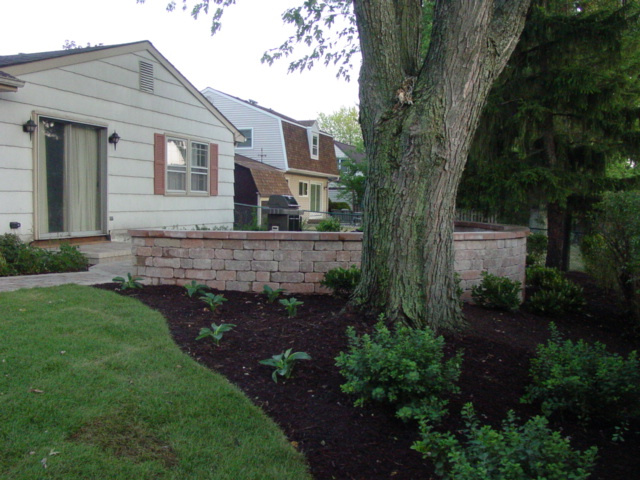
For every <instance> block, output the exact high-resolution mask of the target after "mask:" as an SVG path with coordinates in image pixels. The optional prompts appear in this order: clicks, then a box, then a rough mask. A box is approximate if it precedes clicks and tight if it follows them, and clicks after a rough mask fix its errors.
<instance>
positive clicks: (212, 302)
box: [200, 292, 227, 313]
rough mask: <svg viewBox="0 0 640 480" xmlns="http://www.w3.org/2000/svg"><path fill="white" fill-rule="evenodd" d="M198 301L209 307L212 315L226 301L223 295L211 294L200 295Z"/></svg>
mask: <svg viewBox="0 0 640 480" xmlns="http://www.w3.org/2000/svg"><path fill="white" fill-rule="evenodd" d="M200 300H202V301H203V302H204V303H206V304H207V307H209V310H211V311H212V312H214V313H215V311H216V310H217V309H218V307H219V306H220V305H222V304H223V303H224V302H226V301H227V299H226V298H224V295H217V294H214V293H211V292H208V293H205V294H204V295H202V296H201V297H200Z"/></svg>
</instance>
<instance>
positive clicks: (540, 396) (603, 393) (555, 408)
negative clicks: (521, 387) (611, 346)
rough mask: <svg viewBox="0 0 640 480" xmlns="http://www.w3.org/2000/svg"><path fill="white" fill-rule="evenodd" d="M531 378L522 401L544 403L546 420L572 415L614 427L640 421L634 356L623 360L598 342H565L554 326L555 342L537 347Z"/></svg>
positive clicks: (639, 377) (639, 366)
mask: <svg viewBox="0 0 640 480" xmlns="http://www.w3.org/2000/svg"><path fill="white" fill-rule="evenodd" d="M530 375H531V378H532V384H531V385H530V386H529V387H528V388H527V391H526V394H525V396H524V397H523V398H522V401H523V402H525V403H533V402H536V401H540V402H542V411H543V413H544V414H545V415H551V414H553V413H555V412H558V413H570V414H573V415H575V416H576V417H577V418H578V419H579V420H580V421H581V422H583V423H587V422H589V421H590V420H592V419H599V420H604V421H606V422H610V423H614V424H616V423H622V422H625V421H626V420H628V419H629V418H632V417H638V416H640V363H639V362H638V358H637V354H636V352H635V351H634V352H631V353H630V354H629V355H628V357H627V358H626V359H624V358H623V357H621V356H619V355H617V354H611V353H608V352H607V351H606V346H605V345H604V344H602V343H599V342H596V343H594V344H589V343H586V342H584V341H583V340H579V341H578V342H577V343H574V342H572V341H571V340H565V341H563V340H562V337H561V335H560V334H559V332H558V330H557V328H556V327H555V325H554V324H553V323H552V324H551V338H550V339H549V340H548V341H547V343H546V344H541V345H538V349H537V353H536V356H535V358H534V359H533V360H532V361H531V368H530Z"/></svg>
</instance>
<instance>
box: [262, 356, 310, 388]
mask: <svg viewBox="0 0 640 480" xmlns="http://www.w3.org/2000/svg"><path fill="white" fill-rule="evenodd" d="M291 350H292V349H291V348H289V349H287V350H286V351H285V352H282V353H280V354H278V355H273V356H272V357H271V358H267V359H266V360H260V362H259V363H260V364H262V365H267V366H268V367H274V368H275V370H274V371H273V373H272V374H271V378H273V381H274V382H276V383H278V376H280V377H284V378H290V377H291V374H292V373H293V367H294V366H295V364H296V362H297V361H298V360H311V356H310V355H309V354H308V353H306V352H294V353H291Z"/></svg>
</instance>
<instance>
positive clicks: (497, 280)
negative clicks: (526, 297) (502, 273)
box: [471, 272, 522, 311]
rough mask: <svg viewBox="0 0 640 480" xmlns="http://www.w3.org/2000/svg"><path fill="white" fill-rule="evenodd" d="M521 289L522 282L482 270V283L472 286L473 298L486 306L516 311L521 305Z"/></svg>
mask: <svg viewBox="0 0 640 480" xmlns="http://www.w3.org/2000/svg"><path fill="white" fill-rule="evenodd" d="M521 289H522V284H521V283H520V282H517V281H515V280H511V279H509V278H507V277H498V276H496V275H492V274H490V273H488V272H482V281H481V282H480V285H475V286H473V287H472V288H471V298H473V301H474V302H475V303H477V304H478V305H481V306H483V307H486V308H495V309H498V310H511V311H516V310H518V307H519V306H520V292H521Z"/></svg>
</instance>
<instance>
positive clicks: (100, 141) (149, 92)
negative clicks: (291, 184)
mask: <svg viewBox="0 0 640 480" xmlns="http://www.w3.org/2000/svg"><path fill="white" fill-rule="evenodd" d="M0 71H1V72H2V73H0V234H3V233H7V232H14V233H17V234H19V235H21V236H22V237H24V238H25V239H35V240H45V239H60V238H72V237H94V236H111V237H112V238H114V237H115V238H123V237H124V236H125V235H126V232H127V229H131V228H142V227H193V226H194V225H210V226H229V227H230V226H232V224H233V169H234V164H233V157H234V143H235V142H239V141H244V137H242V135H241V134H240V132H239V131H238V130H237V129H236V128H235V127H234V126H233V125H232V124H231V122H230V121H229V120H227V119H226V118H225V117H224V116H223V115H222V114H221V113H220V112H219V111H218V110H217V109H216V108H215V107H214V106H213V105H211V103H210V102H209V101H208V100H207V99H206V98H205V97H203V96H202V94H201V93H200V92H199V91H198V90H197V89H196V88H195V87H194V86H193V85H192V84H191V83H189V81H188V80H187V79H186V78H184V77H183V76H182V74H180V72H178V71H177V70H176V68H175V67H174V66H173V65H172V64H171V63H169V61H167V59H165V58H164V57H163V56H162V55H161V54H160V53H159V52H158V51H157V50H156V49H155V47H154V46H153V45H152V44H151V43H149V42H147V41H142V42H136V43H130V44H124V45H115V46H100V47H89V48H83V49H73V50H62V51H55V52H45V53H33V54H19V55H11V56H0ZM29 130H32V132H31V133H27V132H28V131H29Z"/></svg>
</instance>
